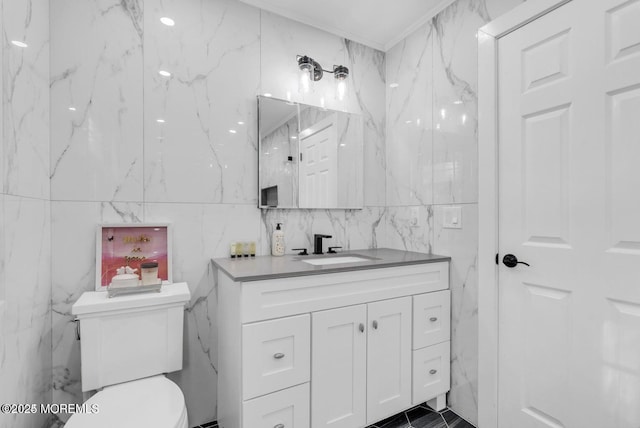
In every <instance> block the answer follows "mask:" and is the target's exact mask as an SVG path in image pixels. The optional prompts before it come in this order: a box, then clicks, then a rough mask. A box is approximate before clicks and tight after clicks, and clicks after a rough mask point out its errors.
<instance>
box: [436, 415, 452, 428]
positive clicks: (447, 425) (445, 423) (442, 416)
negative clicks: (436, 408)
mask: <svg viewBox="0 0 640 428" xmlns="http://www.w3.org/2000/svg"><path fill="white" fill-rule="evenodd" d="M442 413H443V412H438V414H439V415H440V417H441V418H442V421H443V422H444V426H446V427H447V428H450V427H449V424H448V423H447V420H446V419H445V418H444V415H443V414H442Z"/></svg>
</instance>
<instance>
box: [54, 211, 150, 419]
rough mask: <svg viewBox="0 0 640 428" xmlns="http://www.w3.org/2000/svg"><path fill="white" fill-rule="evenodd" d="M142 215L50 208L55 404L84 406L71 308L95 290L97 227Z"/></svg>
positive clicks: (133, 219)
mask: <svg viewBox="0 0 640 428" xmlns="http://www.w3.org/2000/svg"><path fill="white" fill-rule="evenodd" d="M142 212H143V210H142V205H141V204H140V203H114V202H104V203H100V202H67V201H54V202H52V203H51V222H52V233H51V240H52V246H51V248H52V255H51V256H52V257H51V259H52V287H53V290H52V312H53V313H52V335H53V356H52V361H53V402H54V403H82V401H83V400H82V392H81V376H80V345H79V342H78V341H77V340H76V331H75V328H76V326H75V323H74V321H73V316H72V315H71V306H72V305H73V303H75V301H76V300H78V298H79V297H80V295H81V294H82V293H83V292H85V291H93V290H94V289H95V265H96V252H95V248H96V243H95V236H96V227H97V225H99V224H100V223H138V222H141V221H142ZM60 417H61V419H63V420H66V419H67V418H68V416H67V415H60Z"/></svg>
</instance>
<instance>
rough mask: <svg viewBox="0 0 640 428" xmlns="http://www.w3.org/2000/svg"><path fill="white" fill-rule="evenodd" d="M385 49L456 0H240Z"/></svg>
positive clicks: (373, 46) (376, 47)
mask: <svg viewBox="0 0 640 428" xmlns="http://www.w3.org/2000/svg"><path fill="white" fill-rule="evenodd" d="M240 1H242V2H244V3H248V4H250V5H253V6H256V7H259V8H261V9H264V10H268V11H270V12H273V13H276V14H278V15H282V16H285V17H287V18H290V19H293V20H295V21H298V22H302V23H304V24H307V25H311V26H313V27H316V28H320V29H322V30H325V31H328V32H330V33H333V34H336V35H338V36H341V37H345V38H347V39H350V40H353V41H355V42H358V43H362V44H364V45H367V46H370V47H372V48H375V49H379V50H382V51H387V50H389V49H390V48H391V47H392V46H393V45H395V44H396V43H397V42H399V41H400V40H402V39H403V38H404V37H406V36H408V35H409V34H410V33H411V32H413V31H414V30H416V29H417V28H418V27H419V26H421V25H422V24H424V23H425V22H427V21H428V20H429V19H431V18H432V17H433V16H435V15H436V14H437V13H438V12H440V11H441V10H442V9H444V8H445V7H447V6H448V5H449V4H451V3H452V2H453V0H240Z"/></svg>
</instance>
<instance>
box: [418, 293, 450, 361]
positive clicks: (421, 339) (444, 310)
mask: <svg viewBox="0 0 640 428" xmlns="http://www.w3.org/2000/svg"><path fill="white" fill-rule="evenodd" d="M450 331H451V291H449V290H444V291H438V292H435V293H426V294H420V295H418V296H414V297H413V349H420V348H424V347H425V346H431V345H435V344H437V343H442V342H446V341H448V340H449V339H450V335H451V333H450Z"/></svg>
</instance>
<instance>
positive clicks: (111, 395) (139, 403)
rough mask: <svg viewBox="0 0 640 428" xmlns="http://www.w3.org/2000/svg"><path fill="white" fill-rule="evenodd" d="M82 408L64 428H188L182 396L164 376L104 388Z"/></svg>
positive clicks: (176, 387)
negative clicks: (82, 410) (81, 411)
mask: <svg viewBox="0 0 640 428" xmlns="http://www.w3.org/2000/svg"><path fill="white" fill-rule="evenodd" d="M83 409H85V412H86V413H76V414H75V415H72V416H71V418H70V419H69V421H68V422H67V423H66V425H65V428H113V427H118V428H134V427H135V428H139V427H154V428H188V421H187V408H186V406H185V402H184V395H182V391H181V390H180V388H179V387H178V385H176V384H175V383H173V382H171V381H170V380H169V379H167V378H166V377H164V376H154V377H151V378H147V379H140V380H135V381H131V382H126V383H122V384H119V385H113V386H108V387H106V388H104V389H103V390H102V391H100V392H98V393H97V394H95V395H94V396H93V397H91V398H90V399H89V400H87V401H85V403H84V406H83ZM93 412H95V413H93Z"/></svg>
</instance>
